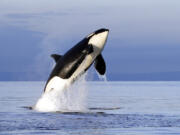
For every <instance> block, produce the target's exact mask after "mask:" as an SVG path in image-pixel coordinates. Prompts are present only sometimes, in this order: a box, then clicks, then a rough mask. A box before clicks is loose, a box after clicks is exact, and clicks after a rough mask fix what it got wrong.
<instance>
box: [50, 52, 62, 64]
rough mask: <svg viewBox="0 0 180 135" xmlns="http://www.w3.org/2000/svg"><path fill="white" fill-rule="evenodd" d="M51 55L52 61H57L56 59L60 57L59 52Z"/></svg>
mask: <svg viewBox="0 0 180 135" xmlns="http://www.w3.org/2000/svg"><path fill="white" fill-rule="evenodd" d="M51 57H52V58H53V59H54V61H55V62H56V63H57V61H58V60H59V59H60V58H61V57H62V56H61V55H59V54H51Z"/></svg>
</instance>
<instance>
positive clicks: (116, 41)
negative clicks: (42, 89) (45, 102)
mask: <svg viewBox="0 0 180 135" xmlns="http://www.w3.org/2000/svg"><path fill="white" fill-rule="evenodd" d="M179 7H180V1H179V0H126V1H123V0H118V1H117V0H99V1H96V0H91V1H84V0H76V1H75V2H74V1H70V0H61V1H59V0H51V1H49V0H31V1H25V0H13V1H12V0H1V1H0V20H1V21H0V62H1V66H0V72H2V73H5V72H11V73H16V72H17V73H18V72H23V73H25V74H26V79H27V78H36V77H37V78H38V77H39V78H47V76H48V73H49V72H50V70H51V69H52V66H53V64H54V63H53V60H51V58H50V57H49V55H50V54H52V53H61V54H63V53H65V52H66V51H67V50H68V49H69V48H70V47H72V46H73V45H75V44H76V43H77V42H79V41H80V40H81V39H82V38H84V37H85V36H86V35H88V34H89V33H91V32H93V31H94V30H96V29H99V28H102V27H105V28H109V29H110V35H109V39H108V42H107V45H106V47H105V50H104V51H103V55H104V57H105V60H106V63H107V75H108V77H109V78H111V79H112V80H113V78H118V77H114V76H118V75H119V74H137V73H159V72H179V71H180V62H179V58H180V38H179V35H180V16H179V13H180V8H179ZM92 70H93V69H92ZM28 73H29V74H28ZM3 76H4V74H3ZM15 76H16V74H15ZM21 77H22V78H23V75H22V76H20V77H19V78H21ZM27 80H28V79H27ZM172 80H173V78H172Z"/></svg>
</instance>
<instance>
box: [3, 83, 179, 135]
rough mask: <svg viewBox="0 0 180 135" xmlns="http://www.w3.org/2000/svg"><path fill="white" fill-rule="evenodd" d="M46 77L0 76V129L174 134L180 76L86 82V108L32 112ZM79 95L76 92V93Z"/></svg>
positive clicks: (108, 134)
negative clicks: (18, 79)
mask: <svg viewBox="0 0 180 135" xmlns="http://www.w3.org/2000/svg"><path fill="white" fill-rule="evenodd" d="M44 84H45V83H44V82H0V91H1V94H0V108H1V109H0V134H2V135H11V134H18V135H21V134H26V135H27V134H35V135H41V134H48V135H51V134H52V135H53V134H63V135H69V134H73V135H74V134H75V135H80V134H83V135H84V134H86V135H92V134H97V135H112V134H113V135H116V134H117V135H161V134H163V135H164V134H166V135H175V134H179V133H180V82H88V83H87V85H88V86H87V88H88V97H87V107H88V108H89V110H88V111H86V112H68V113H62V112H56V113H55V112H54V113H45V112H36V111H34V110H29V109H27V108H24V106H31V105H34V104H35V103H36V101H37V99H38V98H39V97H40V95H41V93H42V91H43V87H44ZM77 98H78V96H77Z"/></svg>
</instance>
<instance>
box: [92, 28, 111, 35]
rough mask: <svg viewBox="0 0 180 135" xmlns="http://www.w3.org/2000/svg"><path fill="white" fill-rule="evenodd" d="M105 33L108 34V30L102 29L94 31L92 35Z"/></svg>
mask: <svg viewBox="0 0 180 135" xmlns="http://www.w3.org/2000/svg"><path fill="white" fill-rule="evenodd" d="M106 31H107V32H109V29H105V28H102V29H99V30H97V31H95V32H94V34H99V33H102V32H106Z"/></svg>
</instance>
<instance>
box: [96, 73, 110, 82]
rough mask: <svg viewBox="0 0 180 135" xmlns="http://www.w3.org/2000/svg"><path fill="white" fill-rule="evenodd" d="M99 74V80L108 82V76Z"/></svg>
mask: <svg viewBox="0 0 180 135" xmlns="http://www.w3.org/2000/svg"><path fill="white" fill-rule="evenodd" d="M97 74H98V78H99V79H100V80H101V81H104V82H107V81H108V80H107V76H106V74H104V75H100V74H99V73H97Z"/></svg>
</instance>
